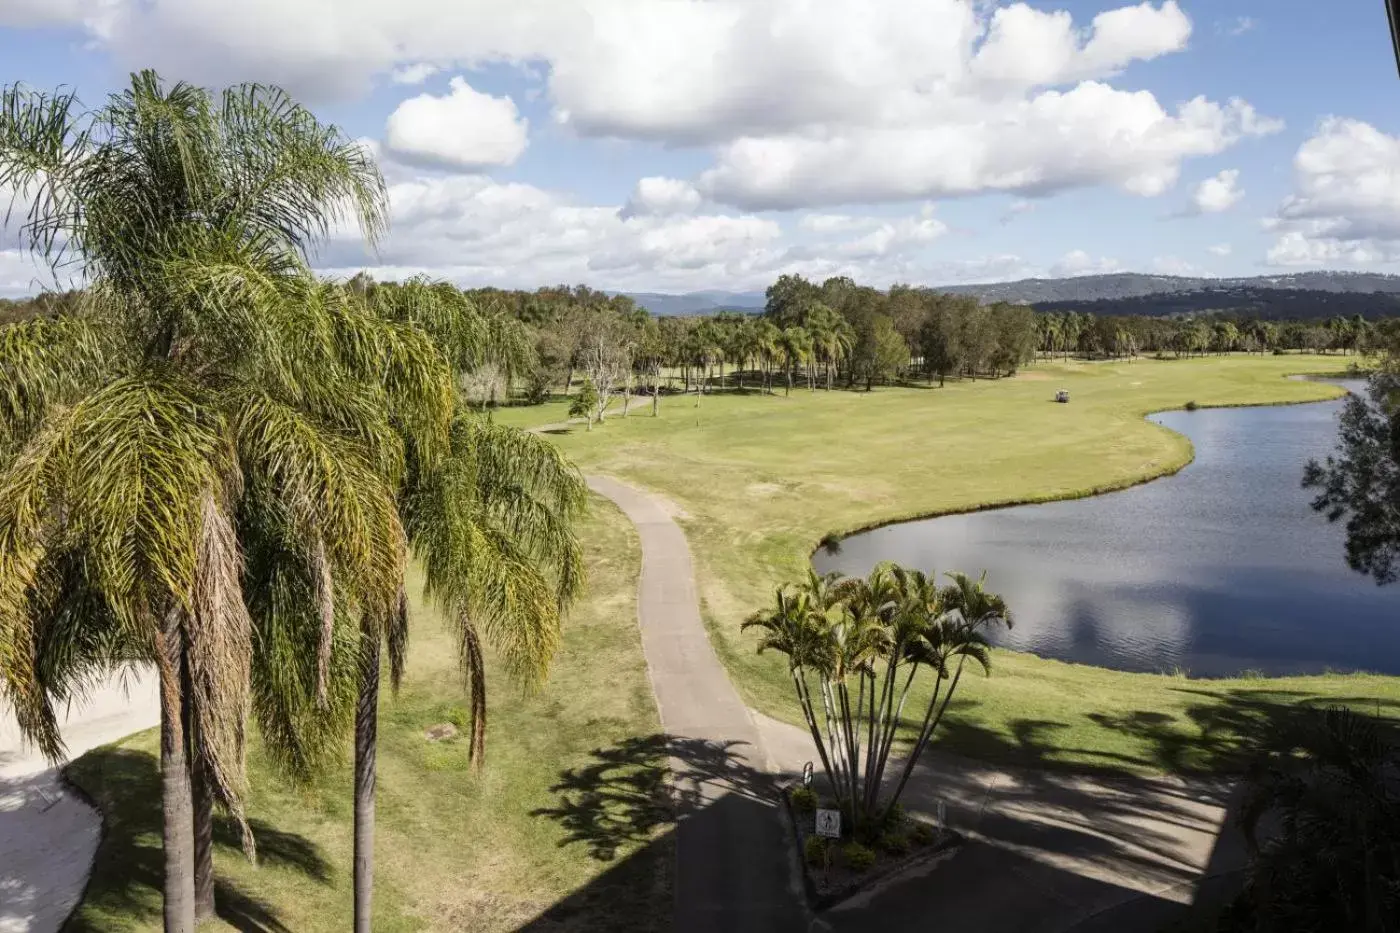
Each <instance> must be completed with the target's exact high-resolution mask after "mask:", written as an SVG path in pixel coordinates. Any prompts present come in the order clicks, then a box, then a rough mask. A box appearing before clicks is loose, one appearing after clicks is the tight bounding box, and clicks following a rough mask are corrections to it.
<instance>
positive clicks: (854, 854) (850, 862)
mask: <svg viewBox="0 0 1400 933" xmlns="http://www.w3.org/2000/svg"><path fill="white" fill-rule="evenodd" d="M841 861H843V862H845V863H846V867H847V868H849V869H850V870H851V871H855V872H861V871H865V870H866V869H868V868H869V867H870V866H871V865H874V864H875V852H874V850H872V849H870V848H869V847H868V846H863V845H861V844H860V843H859V842H848V843H846V844H845V845H844V846H842V847H841Z"/></svg>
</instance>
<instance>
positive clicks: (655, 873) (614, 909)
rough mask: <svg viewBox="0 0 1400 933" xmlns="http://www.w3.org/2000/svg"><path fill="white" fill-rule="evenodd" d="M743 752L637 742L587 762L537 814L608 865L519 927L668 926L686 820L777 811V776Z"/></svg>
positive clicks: (699, 743)
mask: <svg viewBox="0 0 1400 933" xmlns="http://www.w3.org/2000/svg"><path fill="white" fill-rule="evenodd" d="M745 750H746V749H745V743H742V742H711V741H706V740H703V739H683V738H677V737H675V736H671V735H665V734H655V735H648V736H637V737H634V738H629V739H626V740H624V741H622V742H620V743H618V744H616V745H613V746H610V747H607V748H597V749H594V750H593V751H592V752H591V754H590V760H589V761H588V763H586V764H584V765H581V766H578V767H574V768H568V769H566V770H564V771H563V772H561V773H560V775H559V780H558V781H557V782H555V784H554V786H553V787H551V788H550V791H551V792H552V793H554V794H555V795H556V802H555V805H554V806H552V807H542V808H539V809H536V810H534V811H532V813H531V815H532V816H539V817H546V818H548V819H550V820H553V821H555V822H556V823H558V824H559V826H560V827H561V828H562V829H563V830H564V833H563V836H562V837H561V838H560V840H559V845H560V846H561V847H567V846H582V847H584V849H585V850H586V851H587V852H588V854H589V856H590V857H591V858H592V859H594V860H596V861H598V862H603V863H606V864H607V865H608V867H607V869H606V870H605V871H603V872H602V873H601V874H599V875H598V876H597V877H595V878H594V879H593V880H592V881H590V882H589V883H588V884H586V885H584V886H583V887H581V888H580V889H579V890H577V891H575V892H573V893H572V894H570V895H568V896H567V897H565V898H563V899H561V900H560V901H558V902H557V903H555V904H553V905H551V906H550V907H549V908H548V909H547V910H545V911H544V912H543V913H542V914H541V915H540V916H539V917H537V918H535V919H534V920H532V921H530V922H529V923H526V924H525V925H523V926H521V927H520V928H519V929H520V930H521V931H531V933H533V931H536V930H538V931H540V933H544V931H555V930H563V929H569V930H607V931H610V933H612V931H621V930H636V931H644V930H645V931H652V930H658V929H669V928H670V926H671V921H672V911H673V906H674V903H675V895H673V894H672V892H671V888H672V884H673V878H674V875H675V849H676V837H677V830H678V826H679V824H680V822H681V821H682V820H686V819H689V818H691V817H694V816H700V815H702V813H703V814H704V815H708V816H710V817H714V816H715V815H716V809H715V808H719V807H733V806H745V807H752V806H755V805H756V803H758V802H761V803H762V805H763V806H764V807H771V806H772V802H773V800H774V795H775V792H776V791H775V787H774V785H773V783H772V779H771V777H770V776H769V775H767V774H766V773H764V772H762V771H760V770H759V769H757V768H755V767H753V765H751V764H750V763H749V761H748V760H747V759H746V756H745ZM716 793H718V794H719V795H720V798H721V799H720V800H719V801H718V802H716V799H715V795H716ZM759 812H762V813H766V812H768V811H767V810H763V811H759ZM691 825H692V826H694V825H699V824H697V823H692V824H691ZM674 883H675V884H676V885H679V884H681V882H680V881H678V880H677V881H675V882H674Z"/></svg>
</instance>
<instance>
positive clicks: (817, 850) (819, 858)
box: [802, 836, 831, 868]
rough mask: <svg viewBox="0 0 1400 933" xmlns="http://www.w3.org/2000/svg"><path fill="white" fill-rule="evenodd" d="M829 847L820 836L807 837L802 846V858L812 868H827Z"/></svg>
mask: <svg viewBox="0 0 1400 933" xmlns="http://www.w3.org/2000/svg"><path fill="white" fill-rule="evenodd" d="M830 856H831V846H830V845H828V844H827V841H826V840H825V839H823V838H822V837H821V836H808V837H807V841H806V842H804V843H803V844H802V858H803V859H804V860H805V861H806V862H807V864H808V865H811V866H812V867H813V868H825V867H827V863H828V860H829V858H830Z"/></svg>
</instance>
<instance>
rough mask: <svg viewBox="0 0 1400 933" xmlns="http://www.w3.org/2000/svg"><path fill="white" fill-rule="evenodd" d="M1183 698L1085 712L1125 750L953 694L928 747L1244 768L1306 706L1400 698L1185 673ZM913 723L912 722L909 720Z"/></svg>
mask: <svg viewBox="0 0 1400 933" xmlns="http://www.w3.org/2000/svg"><path fill="white" fill-rule="evenodd" d="M1169 689H1170V690H1171V691H1172V692H1174V693H1177V694H1180V695H1182V696H1184V697H1187V698H1188V700H1187V702H1186V704H1185V706H1184V707H1181V708H1178V709H1173V710H1171V711H1168V712H1163V711H1160V710H1155V709H1146V710H1121V711H1114V710H1107V711H1103V712H1091V713H1086V714H1084V718H1086V719H1088V720H1089V721H1091V722H1093V723H1094V724H1096V725H1098V726H1100V727H1102V728H1105V729H1108V730H1111V731H1113V732H1115V733H1117V734H1119V735H1121V736H1123V737H1124V738H1127V739H1130V740H1132V741H1131V742H1125V743H1123V745H1124V748H1125V750H1109V749H1103V748H1097V749H1089V748H1076V747H1075V746H1074V745H1073V744H1072V743H1070V742H1069V741H1068V740H1067V739H1066V738H1065V736H1064V735H1063V733H1065V732H1066V730H1071V729H1072V728H1073V727H1074V726H1075V725H1081V726H1082V725H1083V723H1082V722H1081V723H1078V724H1076V723H1074V722H1072V721H1057V720H1041V719H1013V720H1011V721H1010V722H1009V723H1008V724H1007V725H1006V726H1005V727H1004V728H1002V729H997V730H994V729H990V728H986V727H984V726H980V725H977V724H975V723H972V722H969V721H968V720H967V718H966V717H965V716H964V715H962V714H963V713H965V712H966V711H968V710H970V709H971V708H973V707H974V706H975V705H976V700H971V699H958V700H954V701H953V704H952V706H951V708H950V709H949V714H948V717H947V718H946V719H945V721H944V724H943V725H942V726H940V728H939V731H938V736H937V738H936V740H935V742H934V745H933V748H934V749H938V750H941V751H943V752H948V753H952V754H955V755H958V756H962V757H966V758H971V759H977V760H979V761H985V762H988V763H992V764H1004V765H1012V766H1017V767H1025V768H1032V769H1035V770H1038V771H1055V772H1067V773H1078V774H1085V775H1094V776H1102V777H1112V776H1115V775H1119V776H1124V777H1131V776H1136V775H1141V774H1144V773H1165V774H1175V775H1179V776H1183V777H1203V776H1227V775H1237V774H1241V773H1243V772H1244V771H1245V770H1246V769H1247V768H1248V767H1249V765H1250V763H1251V762H1253V761H1254V760H1255V759H1257V758H1258V756H1260V755H1261V754H1265V753H1267V752H1269V751H1271V750H1272V745H1271V741H1272V737H1273V736H1276V735H1279V734H1280V733H1281V732H1282V731H1283V729H1284V727H1285V726H1287V725H1288V724H1289V723H1290V722H1292V721H1293V719H1294V718H1296V717H1297V715H1298V714H1299V713H1300V712H1301V711H1304V710H1308V709H1320V708H1324V707H1328V706H1350V707H1353V708H1354V709H1356V710H1357V711H1358V712H1366V713H1370V714H1372V715H1377V716H1381V717H1387V718H1395V719H1400V700H1395V699H1377V698H1375V697H1352V696H1339V697H1337V696H1319V695H1317V694H1313V693H1308V692H1306V691H1301V690H1284V689H1269V688H1267V687H1264V688H1260V689H1245V688H1231V689H1226V690H1210V689H1206V688H1203V687H1200V686H1194V685H1192V682H1191V681H1188V680H1183V681H1182V685H1181V686H1180V687H1172V688H1169ZM906 725H907V726H909V729H910V730H912V728H913V726H914V725H917V724H915V723H906Z"/></svg>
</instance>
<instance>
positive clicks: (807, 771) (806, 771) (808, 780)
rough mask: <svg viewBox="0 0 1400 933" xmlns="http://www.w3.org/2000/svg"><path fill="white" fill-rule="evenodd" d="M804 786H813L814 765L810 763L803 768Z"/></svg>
mask: <svg viewBox="0 0 1400 933" xmlns="http://www.w3.org/2000/svg"><path fill="white" fill-rule="evenodd" d="M802 786H803V787H811V786H812V763H811V762H810V761H809V762H807V763H806V764H805V765H803V766H802Z"/></svg>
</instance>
